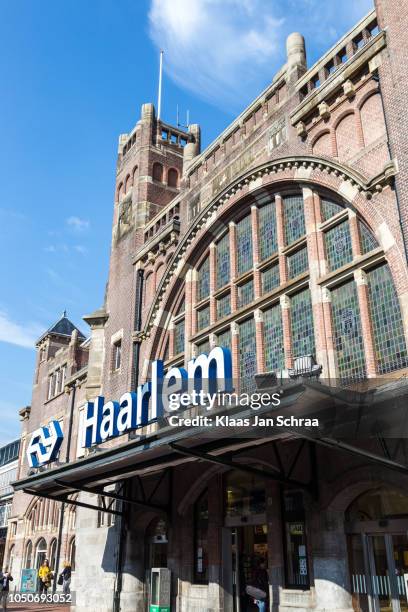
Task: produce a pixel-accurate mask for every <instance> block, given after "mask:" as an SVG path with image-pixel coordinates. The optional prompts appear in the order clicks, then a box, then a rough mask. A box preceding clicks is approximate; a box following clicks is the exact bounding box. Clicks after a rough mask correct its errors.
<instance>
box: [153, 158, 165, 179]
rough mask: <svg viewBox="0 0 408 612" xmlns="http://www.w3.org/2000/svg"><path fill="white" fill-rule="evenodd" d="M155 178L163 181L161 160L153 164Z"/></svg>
mask: <svg viewBox="0 0 408 612" xmlns="http://www.w3.org/2000/svg"><path fill="white" fill-rule="evenodd" d="M152 175H153V180H154V181H158V182H159V183H161V182H162V181H163V166H162V165H161V164H159V162H155V163H154V164H153V172H152Z"/></svg>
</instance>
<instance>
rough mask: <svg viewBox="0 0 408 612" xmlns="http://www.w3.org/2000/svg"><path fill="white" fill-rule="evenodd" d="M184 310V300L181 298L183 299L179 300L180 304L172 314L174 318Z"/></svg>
mask: <svg viewBox="0 0 408 612" xmlns="http://www.w3.org/2000/svg"><path fill="white" fill-rule="evenodd" d="M185 309H186V300H185V298H184V297H183V299H182V300H181V302H180V304H179V306H178V308H177V310H176V312H175V313H174V316H177V315H179V314H181V313H182V312H184V311H185Z"/></svg>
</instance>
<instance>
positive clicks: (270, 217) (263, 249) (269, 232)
mask: <svg viewBox="0 0 408 612" xmlns="http://www.w3.org/2000/svg"><path fill="white" fill-rule="evenodd" d="M277 250H278V242H277V237H276V210H275V202H269V204H266V205H265V206H262V208H260V209H259V252H260V257H261V261H263V260H264V259H267V258H268V257H270V256H271V255H273V253H275V252H276V251H277Z"/></svg>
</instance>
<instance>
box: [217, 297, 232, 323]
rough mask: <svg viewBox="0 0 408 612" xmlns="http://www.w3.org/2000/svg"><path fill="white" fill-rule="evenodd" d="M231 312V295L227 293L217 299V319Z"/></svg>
mask: <svg viewBox="0 0 408 612" xmlns="http://www.w3.org/2000/svg"><path fill="white" fill-rule="evenodd" d="M229 314H231V296H230V294H229V293H227V294H226V295H223V296H222V297H220V298H218V300H217V319H222V318H223V317H227V316H228V315H229Z"/></svg>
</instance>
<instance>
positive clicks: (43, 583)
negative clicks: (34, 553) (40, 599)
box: [38, 559, 53, 594]
mask: <svg viewBox="0 0 408 612" xmlns="http://www.w3.org/2000/svg"><path fill="white" fill-rule="evenodd" d="M52 576H53V574H52V570H51V568H50V564H49V561H48V559H44V561H43V562H42V564H41V566H40V569H39V570H38V578H39V591H40V593H45V594H47V592H48V589H49V588H50V586H51V580H52Z"/></svg>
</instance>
